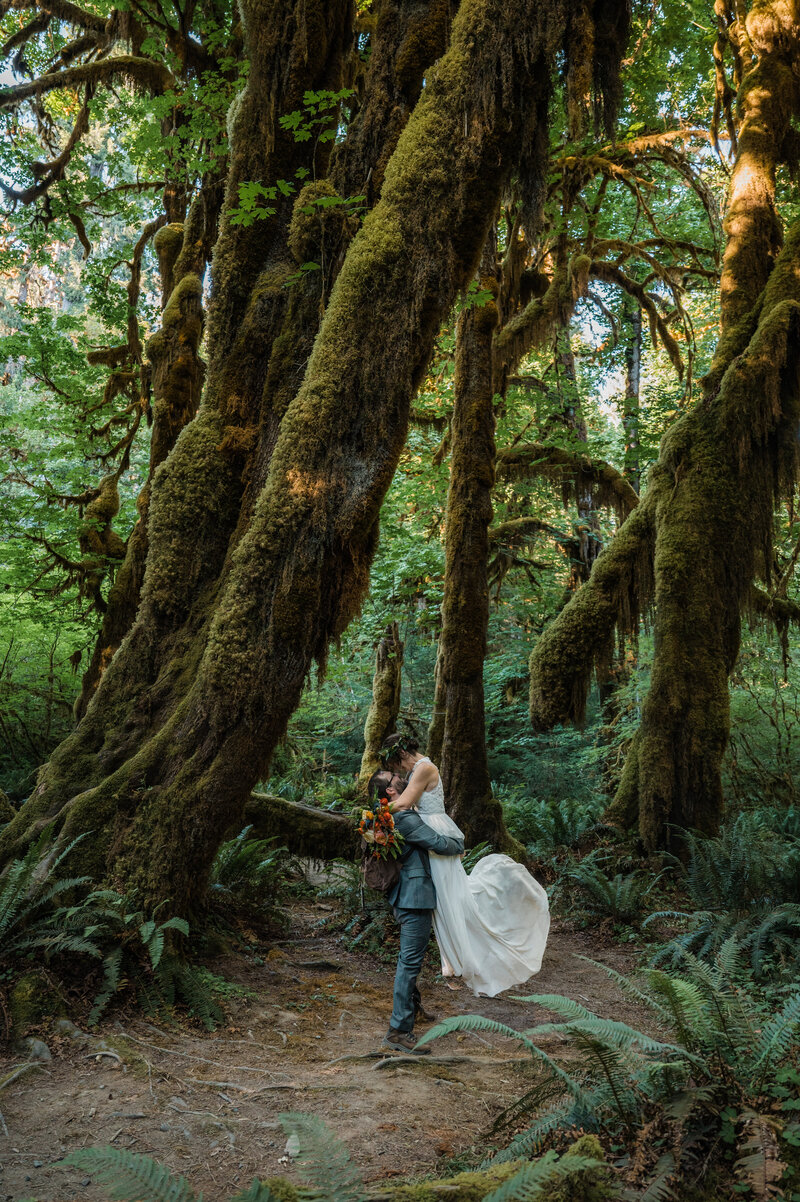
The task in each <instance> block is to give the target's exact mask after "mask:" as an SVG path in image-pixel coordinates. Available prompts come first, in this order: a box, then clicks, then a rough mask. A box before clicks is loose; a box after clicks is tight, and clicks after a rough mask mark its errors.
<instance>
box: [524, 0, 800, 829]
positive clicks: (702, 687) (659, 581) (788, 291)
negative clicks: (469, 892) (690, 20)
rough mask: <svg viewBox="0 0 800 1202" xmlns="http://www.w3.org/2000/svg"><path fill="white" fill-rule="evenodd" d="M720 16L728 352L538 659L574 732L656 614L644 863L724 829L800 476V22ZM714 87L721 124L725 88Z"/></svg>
mask: <svg viewBox="0 0 800 1202" xmlns="http://www.w3.org/2000/svg"><path fill="white" fill-rule="evenodd" d="M718 10H719V11H720V13H721V16H720V23H719V30H720V33H719V39H718V49H719V51H720V54H721V55H728V56H729V60H731V61H732V62H733V67H734V77H735V82H736V83H737V84H738V85H739V87H738V131H737V130H736V128H735V122H734V119H733V115H732V114H731V113H730V111H729V110H728V113H729V125H730V129H731V132H732V133H733V134H734V135H735V134H736V133H737V132H738V146H737V153H736V162H735V167H734V171H733V175H732V179H731V187H730V196H729V201H728V208H727V215H726V220H725V231H726V235H727V244H726V249H725V256H724V262H723V272H722V279H721V284H720V308H721V336H720V340H719V344H718V348H717V352H716V354H715V356H714V360H713V363H712V365H711V369H710V371H709V372H708V374H707V375H706V377H705V379H704V380H703V397H702V400H701V401H700V402H699V403H697V404H696V405H695V406H694V407H693V408H692V409H691V410H690V411H689V412H688V413H687V414H686V415H685V416H683V417H682V418H681V419H680V420H679V421H677V422H676V423H675V425H674V426H673V427H672V428H671V429H670V431H669V433H668V435H667V436H666V437H665V439H664V441H663V443H662V448H661V454H660V457H659V461H658V463H657V465H656V466H655V468H654V469H653V470H652V472H651V473H650V479H649V485H648V488H647V491H646V493H645V495H644V497H643V499H642V502H641V504H640V505H639V506H638V508H637V509H636V510H635V511H634V513H633V514H632V515H631V517H630V518H629V519H628V520H627V522H626V523H625V524H624V526H623V527H622V529H621V530H620V532H619V534H618V535H617V537H616V538H615V540H614V542H613V543H612V544H611V545H610V546H609V547H608V548H606V550H605V551H604V552H603V554H602V555H601V556H600V557H599V559H598V561H597V563H596V565H595V568H594V570H593V573H592V576H591V579H590V580H589V582H588V584H587V585H585V586H584V588H583V589H581V590H580V592H579V593H578V594H577V595H576V597H575V598H574V600H573V601H572V602H571V604H570V605H569V606H568V607H567V608H566V609H565V610H564V611H563V612H562V614H561V615H560V616H559V617H558V618H557V619H556V621H555V622H554V623H553V624H552V625H551V627H550V628H549V629H548V630H547V631H546V633H545V635H544V636H543V637H542V639H541V640H540V642H539V644H538V645H537V647H536V649H535V650H534V653H533V656H532V659H531V715H532V718H533V722H534V725H536V726H537V727H548V726H551V725H552V724H553V723H555V722H560V721H565V720H568V719H573V718H576V717H579V716H580V714H581V713H582V711H583V708H584V706H585V701H586V690H587V687H588V682H589V676H590V672H591V664H592V662H597V661H598V660H599V661H600V662H602V661H603V659H604V658H605V657H607V655H608V653H609V647H610V644H611V641H612V639H613V632H614V627H615V625H620V626H622V627H623V628H625V627H627V628H630V627H631V624H632V621H633V619H634V618H635V616H636V615H637V614H638V613H639V611H640V610H641V608H642V607H643V606H644V605H646V604H647V602H648V601H649V600H650V599H651V598H652V600H653V601H654V612H655V619H654V621H655V658H654V664H653V672H652V678H651V683H650V689H649V692H648V695H647V699H646V702H645V705H644V710H643V715H642V722H641V726H640V728H639V731H638V732H637V735H636V736H635V738H634V742H633V745H632V747H631V750H630V753H629V755H628V758H627V761H626V764H625V769H624V773H623V778H622V782H621V785H620V788H619V791H618V794H617V798H616V801H615V804H614V806H613V808H612V814H613V816H614V817H615V818H616V819H617V820H619V821H620V822H622V823H624V824H626V825H629V824H634V823H636V822H637V821H638V828H639V831H640V833H641V836H642V838H643V841H644V843H645V845H646V846H647V847H648V848H650V849H653V848H656V847H658V846H660V845H663V844H664V843H665V842H667V841H668V839H669V829H670V827H669V824H677V825H679V826H683V827H693V828H698V829H700V830H704V831H714V830H716V828H717V826H718V823H719V819H720V814H721V808H722V789H721V782H720V766H721V761H722V755H723V752H724V750H725V746H726V743H727V739H728V730H729V701H728V674H729V673H730V671H731V669H732V667H733V665H734V663H735V661H736V656H737V652H738V648H739V636H740V624H741V613H742V610H743V609H747V607H748V606H749V605H751V604H752V597H753V584H754V580H756V579H760V580H761V581H763V582H764V583H765V584H766V586H767V589H768V590H769V589H770V586H771V582H772V576H773V551H772V521H773V513H774V510H775V506H776V503H777V502H778V501H779V500H780V498H781V497H782V496H784V495H786V493H787V491H788V490H790V489H791V487H792V485H793V482H794V480H795V479H796V470H797V438H796V429H797V420H798V405H799V404H800V396H799V395H798V350H797V348H798V345H799V344H798V321H799V320H800V292H799V291H798V284H797V281H798V278H800V277H799V276H798V269H797V263H798V255H800V226H798V224H797V223H795V224H793V225H792V226H791V227H790V229H789V231H788V233H787V236H786V239H785V244H783V245H782V243H783V234H782V223H781V221H780V218H779V215H778V212H777V208H776V199H775V186H776V172H777V169H778V167H779V166H780V164H781V163H783V162H785V161H786V160H787V156H790V155H791V154H792V153H793V152H792V151H791V147H792V145H793V131H792V121H793V119H794V118H795V117H796V116H797V113H798V104H800V90H799V89H798V83H797V80H798V66H799V65H800V43H798V24H797V13H796V11H795V6H794V5H786V4H783V3H778V2H777V0H757V2H756V3H754V4H753V6H752V8H751V11H750V13H749V14H748V15H747V17H746V20H744V19H743V17H742V13H741V11H740V8H739V6H736V10H735V12H734V11H733V9H732V7H731V6H729V5H727V4H722V5H720V6H718ZM721 61H722V60H721ZM718 83H719V101H720V111H725V106H726V104H728V95H729V93H730V92H731V89H730V85H729V84H728V83H727V80H726V79H725V78H724V72H723V74H722V77H721V78H720V79H719V81H718ZM769 606H770V596H769V592H768V593H767V595H766V598H765V601H764V607H765V608H766V609H767V610H769Z"/></svg>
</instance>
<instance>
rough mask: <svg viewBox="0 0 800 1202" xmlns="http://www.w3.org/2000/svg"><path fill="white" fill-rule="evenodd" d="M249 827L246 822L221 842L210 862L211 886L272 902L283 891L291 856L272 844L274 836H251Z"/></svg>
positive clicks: (268, 902)
mask: <svg viewBox="0 0 800 1202" xmlns="http://www.w3.org/2000/svg"><path fill="white" fill-rule="evenodd" d="M252 829H253V828H252V826H246V827H245V828H244V830H243V831H240V832H239V834H238V835H237V836H236V838H235V839H230V840H228V842H227V843H223V844H222V846H221V847H220V849H219V851H218V852H217V854H216V856H215V858H214V863H213V865H212V866H211V889H212V890H215V891H217V892H219V893H227V894H234V895H236V894H238V895H240V896H246V897H247V898H248V900H250V901H254V902H257V903H258V904H260V905H268V904H275V903H276V902H277V901H278V900H279V899H280V898H281V897H283V895H284V893H285V891H286V887H287V884H288V873H289V872H290V870H291V866H292V863H293V861H292V857H291V856H290V855H289V852H288V850H287V849H286V848H285V847H276V846H275V843H276V840H275V839H253V838H251V837H250V832H251V831H252Z"/></svg>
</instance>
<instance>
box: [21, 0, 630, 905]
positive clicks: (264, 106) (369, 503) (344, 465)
mask: <svg viewBox="0 0 800 1202" xmlns="http://www.w3.org/2000/svg"><path fill="white" fill-rule="evenodd" d="M398 8H399V9H400V10H401V11H403V10H405V8H406V6H403V5H399V6H398ZM413 9H414V13H415V15H418V14H419V12H420V10H422V11H423V14H424V12H425V11H433V10H434V9H435V12H436V13H437V14H439V20H440V24H441V9H440V7H438V6H429V8H428V9H427V10H426V6H421V5H415V6H413ZM242 16H243V34H244V40H245V53H246V56H247V59H248V61H249V74H248V79H247V85H246V87H245V89H244V92H243V93H242V94H241V96H240V98H239V99H238V101H237V102H236V104H235V105H234V108H233V110H232V113H231V140H230V161H229V167H228V173H227V179H226V192H225V202H224V204H223V208H222V212H221V217H220V223H219V235H218V238H217V241H216V245H215V248H214V253H213V264H212V289H211V297H210V303H209V311H208V315H207V348H208V349H207V358H208V368H207V374H206V380H205V388H204V393H203V400H202V403H201V405H200V408H199V411H198V413H197V416H196V417H195V418H194V420H193V421H191V422H190V423H188V424H187V425H186V426H185V427H184V429H183V430H182V432H181V434H180V435H179V437H178V439H177V441H176V443H175V446H174V448H173V450H172V452H171V453H170V454H169V455H168V456H167V458H166V460H165V461H164V462H163V463H162V464H161V465H160V467H159V468H158V470H157V471H156V472H155V475H154V478H153V481H152V492H151V496H150V502H149V512H148V528H147V539H148V552H147V561H146V569H145V575H144V581H143V584H142V589H141V596H140V603H139V607H138V611H137V615H136V618H135V621H134V624H133V626H132V628H131V630H130V632H129V634H128V636H127V637H126V639H125V640H124V642H123V644H122V645H121V647H120V648H119V650H118V651H117V653H116V654H115V655H114V656H113V658H112V660H111V663H110V665H109V666H108V668H107V669H106V671H105V673H104V675H103V676H102V678H101V681H100V684H99V686H98V688H97V691H96V693H95V695H94V697H93V699H92V701H91V703H90V704H89V706H88V708H87V710H86V714H85V716H84V718H83V719H82V721H81V722H80V724H79V726H78V727H77V729H76V731H75V732H74V734H73V735H71V736H70V737H69V738H68V739H67V740H66V741H65V743H64V744H63V745H62V746H61V747H60V748H59V749H58V750H57V752H56V753H55V754H54V756H53V757H52V759H51V761H50V763H49V764H48V765H47V766H46V768H45V769H44V770H43V771H42V772H41V773H40V776H39V781H38V784H37V787H36V790H35V792H34V794H33V796H32V797H31V799H30V800H29V801H28V803H27V804H26V805H25V806H24V807H23V809H22V811H21V813H20V814H19V815H18V817H17V818H16V819H15V820H14V821H13V822H12V823H11V824H9V826H8V827H7V828H6V829H5V830H4V831H3V833H2V835H0V855H5V856H7V855H9V854H12V853H14V852H16V851H17V850H18V849H19V848H20V847H21V846H24V845H25V844H26V843H28V842H29V841H30V840H31V839H32V838H33V837H35V835H36V834H37V833H38V832H39V831H40V830H41V829H42V828H43V827H44V826H46V825H48V824H53V829H54V835H55V837H56V838H57V839H58V840H59V841H61V842H63V841H64V840H66V839H69V838H72V837H74V836H75V835H76V834H79V833H82V832H84V831H87V830H91V831H93V832H94V834H93V838H92V840H91V846H89V841H88V840H87V841H86V842H85V843H84V844H82V845H81V846H80V847H79V848H78V849H76V854H78V855H79V856H82V857H83V859H84V861H85V862H86V867H87V868H88V870H89V871H91V872H92V873H93V874H94V875H95V877H96V878H97V879H101V878H103V877H106V876H109V875H110V876H111V878H112V879H114V880H115V881H116V882H117V883H118V884H119V885H121V886H122V887H123V888H126V889H134V890H137V891H138V892H139V893H140V895H141V896H142V898H143V900H144V901H145V903H146V904H153V903H155V902H158V901H161V900H162V899H164V898H170V899H171V904H172V905H173V906H174V907H175V909H176V910H178V911H180V912H184V913H186V912H189V911H190V910H192V908H193V907H195V906H196V905H198V904H199V903H200V902H201V900H202V894H203V889H204V885H205V878H206V874H207V870H208V867H209V865H210V862H211V859H212V857H213V855H214V852H215V850H216V847H217V846H218V844H219V842H220V840H221V838H222V836H223V834H224V832H225V831H226V830H227V829H228V828H229V827H230V826H231V824H232V823H235V822H236V821H237V820H238V819H239V817H240V816H241V813H242V808H243V803H244V799H245V798H246V796H247V794H248V792H249V790H250V788H251V787H252V785H253V783H254V782H255V781H256V780H257V779H258V777H259V776H260V775H261V774H262V773H263V772H264V770H265V769H266V767H267V765H268V763H269V759H270V756H271V754H272V750H273V748H274V746H275V744H276V742H277V740H278V739H279V738H280V737H281V736H282V734H283V732H284V730H285V728H286V723H287V721H288V718H289V716H290V714H291V713H292V711H293V709H294V707H295V706H296V705H297V702H298V699H299V697H300V693H301V690H302V687H303V683H304V681H305V679H306V676H307V674H308V671H309V669H310V667H311V664H312V662H313V661H314V660H315V659H316V660H318V661H320V662H324V659H325V656H326V652H327V648H328V645H329V643H330V641H331V640H332V639H334V638H336V637H337V636H338V635H339V634H340V633H341V632H342V631H343V630H344V628H345V627H346V625H347V623H348V621H349V620H350V619H351V618H352V616H353V615H354V614H355V613H356V612H357V610H358V607H359V605H360V603H361V600H362V598H363V596H364V594H365V591H366V588H367V583H368V573H369V566H370V562H371V559H372V556H373V553H374V548H375V540H376V533H377V529H376V526H377V518H378V512H379V507H380V502H381V500H382V498H383V496H384V494H385V492H386V489H387V487H388V485H389V483H390V481H391V478H392V474H393V472H394V469H395V466H396V463H397V460H398V456H399V454H400V450H401V448H402V445H403V442H404V439H405V433H406V423H407V419H408V410H409V404H410V400H411V398H412V396H413V394H414V392H415V389H416V387H417V385H418V384H419V382H420V379H421V377H422V373H423V372H424V370H425V367H426V365H427V362H428V359H429V357H430V354H431V350H432V346H433V339H434V336H435V334H436V332H437V330H438V328H439V325H440V323H441V321H442V319H443V318H444V316H445V315H446V314H447V313H448V312H449V310H450V308H451V306H452V303H453V301H454V298H455V296H456V294H457V292H458V291H459V290H460V289H462V288H464V287H465V285H466V283H467V281H468V280H469V279H471V277H472V275H473V274H474V272H475V270H476V267H477V264H478V259H479V256H480V252H481V248H482V246H483V245H484V242H485V239H486V235H487V232H488V229H489V226H490V223H491V221H492V219H493V218H494V215H495V213H496V211H497V207H498V203H499V200H500V196H501V193H502V190H503V188H504V186H505V184H506V182H507V180H508V178H509V176H510V174H511V172H512V170H516V171H517V173H518V174H519V177H520V179H521V180H522V181H523V182H524V186H525V190H526V193H527V194H528V195H529V196H530V197H531V198H535V197H537V196H539V195H540V194H541V193H540V188H541V180H542V176H543V172H544V168H545V165H546V153H547V132H548V126H547V113H548V110H549V105H550V95H551V90H552V86H553V81H552V64H553V62H554V56H555V54H556V51H557V49H558V48H559V47H561V46H564V48H565V50H566V52H567V61H568V62H571V61H573V59H574V58H575V53H576V51H579V52H580V56H581V62H582V64H583V71H584V74H583V75H582V76H581V77H580V79H581V86H582V87H583V90H584V91H585V90H587V89H588V86H589V84H590V83H591V70H590V69H589V67H590V65H591V62H592V61H595V62H596V63H597V75H598V78H599V79H600V81H601V84H602V85H603V87H602V90H603V92H604V94H605V96H606V97H607V98H608V99H609V100H611V99H612V97H613V93H614V92H615V90H616V73H615V71H614V70H613V69H611V70H610V69H609V68H613V65H614V63H616V62H617V61H618V60H619V57H620V55H621V50H622V46H623V44H624V33H625V30H626V27H627V20H626V8H625V5H624V3H619V2H618V0H596V2H595V3H593V4H589V3H578V2H577V0H576V2H575V3H566V2H564V3H559V2H556V0H553V2H552V3H549V4H548V5H546V6H543V5H540V4H536V3H533V2H532V0H517V2H515V3H513V4H506V3H504V4H500V3H497V0H463V3H462V4H461V6H460V8H459V10H458V12H457V14H456V16H455V18H454V20H453V24H452V30H451V31H450V42H449V47H448V48H447V50H446V51H445V52H444V54H443V55H442V57H441V58H439V61H438V63H437V64H436V66H435V67H433V68H431V67H430V66H429V64H430V61H431V60H432V59H433V58H435V57H436V55H437V53H438V47H437V44H436V38H435V37H432V38H428V39H424V38H417V39H416V40H415V41H414V45H415V47H416V48H417V55H416V59H415V62H414V69H413V70H409V73H408V75H409V79H410V80H411V81H412V85H413V84H414V83H415V81H418V85H417V86H421V84H422V76H423V74H425V88H424V91H423V92H422V95H421V96H420V98H419V100H417V103H416V106H415V107H414V109H413V112H412V114H411V116H410V118H409V120H408V123H407V125H406V126H405V128H404V129H403V132H402V133H401V134H400V136H399V140H397V132H398V128H397V127H398V124H401V123H402V122H401V121H400V122H399V121H398V119H397V118H398V113H397V109H398V106H397V105H395V104H394V103H391V100H392V98H391V97H390V98H389V99H390V103H389V104H388V105H387V104H386V91H385V89H379V88H378V87H377V85H376V88H375V91H374V93H373V94H372V95H371V94H370V92H369V89H368V88H367V91H366V92H365V100H364V109H365V110H366V109H367V108H369V106H370V103H371V101H372V102H373V103H374V104H375V105H376V106H377V107H378V108H379V109H380V110H381V111H383V112H385V113H386V118H387V119H386V120H385V122H384V123H383V125H382V127H381V128H382V129H383V130H384V136H383V137H380V136H378V135H376V134H375V133H374V132H373V134H372V135H371V136H370V138H366V137H365V138H364V141H363V146H362V148H363V155H362V160H361V163H360V166H359V168H358V171H357V172H356V175H357V177H358V178H360V179H362V180H365V181H366V180H367V179H368V177H369V174H370V170H371V169H372V168H373V167H374V165H375V163H376V162H377V161H379V158H380V156H383V158H384V159H385V160H386V168H385V173H384V179H383V186H382V189H381V192H380V197H379V199H378V200H377V203H376V205H375V207H374V209H372V210H371V211H370V213H369V214H368V215H367V218H366V220H365V221H364V224H363V226H362V227H361V228H360V229H359V231H358V233H357V234H356V235H355V237H354V238H353V239H352V244H350V245H349V246H348V243H349V241H350V238H351V236H352V232H353V231H352V226H351V217H350V209H349V206H348V205H347V204H345V203H342V202H344V201H346V200H347V198H348V195H349V194H348V195H342V193H341V192H339V191H338V190H337V188H336V185H335V183H334V179H335V166H336V165H335V164H333V166H332V169H331V170H332V174H331V175H330V176H326V174H325V173H326V171H327V169H328V161H327V155H326V154H325V152H324V148H323V152H322V154H321V155H320V157H319V159H318V160H317V162H316V164H315V167H316V178H315V179H314V180H313V181H312V182H311V183H310V184H308V185H306V187H305V188H304V189H303V190H302V192H301V193H300V194H299V196H298V197H297V199H296V200H295V199H294V198H293V197H291V195H290V196H289V197H287V196H285V195H284V193H283V191H281V192H280V197H278V196H275V205H274V207H275V209H276V211H275V212H274V213H272V214H268V216H267V217H266V218H265V219H264V220H261V221H255V222H253V223H252V224H250V225H247V224H237V223H236V221H235V214H236V212H237V211H238V209H239V202H240V198H241V185H243V184H248V183H249V184H256V185H258V186H259V187H261V188H263V189H269V190H270V193H269V195H270V196H272V195H273V194H274V189H275V187H276V183H277V181H280V180H283V181H284V182H285V181H287V180H290V179H291V178H292V176H293V174H296V163H297V156H298V150H297V143H296V141H295V139H294V138H293V136H292V135H291V132H290V131H289V130H286V129H285V128H284V127H283V126H281V124H280V121H279V118H280V117H281V115H283V114H285V113H286V112H289V111H292V110H293V109H296V108H298V103H297V99H298V98H299V100H300V101H302V98H303V95H304V93H307V92H309V91H315V90H326V91H334V92H335V91H336V90H337V88H339V87H340V86H341V84H342V83H343V81H344V61H345V58H346V52H347V49H348V48H349V47H350V46H351V45H352V28H351V20H350V17H351V14H350V12H349V7H348V5H346V4H332V5H315V4H309V3H307V2H304V3H298V4H294V3H291V2H289V0H284V2H283V3H280V4H276V5H275V6H273V7H272V8H270V9H269V10H267V11H265V10H263V9H262V8H258V7H257V6H253V5H252V4H251V3H249V0H244V2H243V4H242ZM401 24H402V23H401ZM380 27H381V23H380V22H379V23H378V27H377V28H378V30H380ZM393 28H396V26H394V27H393ZM595 28H597V29H599V30H602V32H603V36H602V38H598V41H597V44H596V47H595V55H594V56H591V55H590V56H589V59H588V60H587V56H586V50H587V45H591V33H592V31H593V29H595ZM565 30H566V41H565ZM587 39H588V42H587ZM427 56H429V57H427ZM601 63H602V69H601V67H600V64H601ZM137 70H138V68H137ZM587 70H588V71H589V75H588V77H587V76H586V74H585V72H586V71H587ZM35 92H36V85H35V84H33V85H31V90H30V93H29V94H30V95H33V94H34V93H35ZM5 99H6V102H8V103H16V102H17V101H18V100H20V99H21V94H20V92H19V90H17V91H16V93H11V94H9V95H7V96H6V97H5ZM401 116H402V114H401ZM389 118H391V120H389ZM379 125H380V123H379ZM373 130H374V127H373ZM390 139H391V140H392V141H393V142H396V145H394V147H393V152H391V153H387V150H386V142H387V141H388V140H390ZM337 198H338V199H337ZM311 261H315V262H318V263H320V264H321V265H322V270H320V271H318V272H306V273H303V272H300V275H301V276H304V277H305V278H301V281H300V282H299V283H298V284H296V285H295V287H292V288H288V289H287V288H286V287H285V285H286V284H287V283H289V282H290V279H291V277H295V276H296V275H297V274H298V269H299V268H301V267H302V266H303V265H304V264H305V263H308V262H311ZM182 283H185V277H184V281H182ZM178 287H179V288H180V287H181V284H179V285H178ZM169 308H170V306H169V304H168V305H167V308H166V311H167V312H168V311H169ZM323 309H324V317H323V319H322V323H321V325H319V315H320V311H321V310H323ZM375 328H378V329H380V330H381V331H382V336H381V338H380V339H379V340H378V341H377V343H376V341H375V340H374V339H373V337H372V333H373V331H374V329H375ZM307 356H308V363H307V365H306V357H307ZM145 849H146V854H145Z"/></svg>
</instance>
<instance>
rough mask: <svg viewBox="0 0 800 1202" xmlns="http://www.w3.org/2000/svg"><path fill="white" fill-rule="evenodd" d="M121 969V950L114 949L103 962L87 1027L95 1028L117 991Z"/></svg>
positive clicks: (119, 948)
mask: <svg viewBox="0 0 800 1202" xmlns="http://www.w3.org/2000/svg"><path fill="white" fill-rule="evenodd" d="M121 967H122V948H121V947H116V948H114V950H113V951H111V952H109V954H108V955H107V956H106V958H105V960H104V961H103V983H102V985H101V986H100V990H99V992H98V994H97V997H96V998H95V999H94V1004H93V1006H92V1009H91V1011H90V1013H89V1020H88V1021H89V1026H90V1027H95V1026H97V1023H98V1022H99V1021H100V1018H101V1017H102V1014H103V1011H104V1010H105V1008H106V1006H107V1005H108V1003H109V1002H110V1001H111V999H112V997H113V996H114V994H115V993H116V992H117V990H118V989H119V983H120V971H121Z"/></svg>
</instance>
